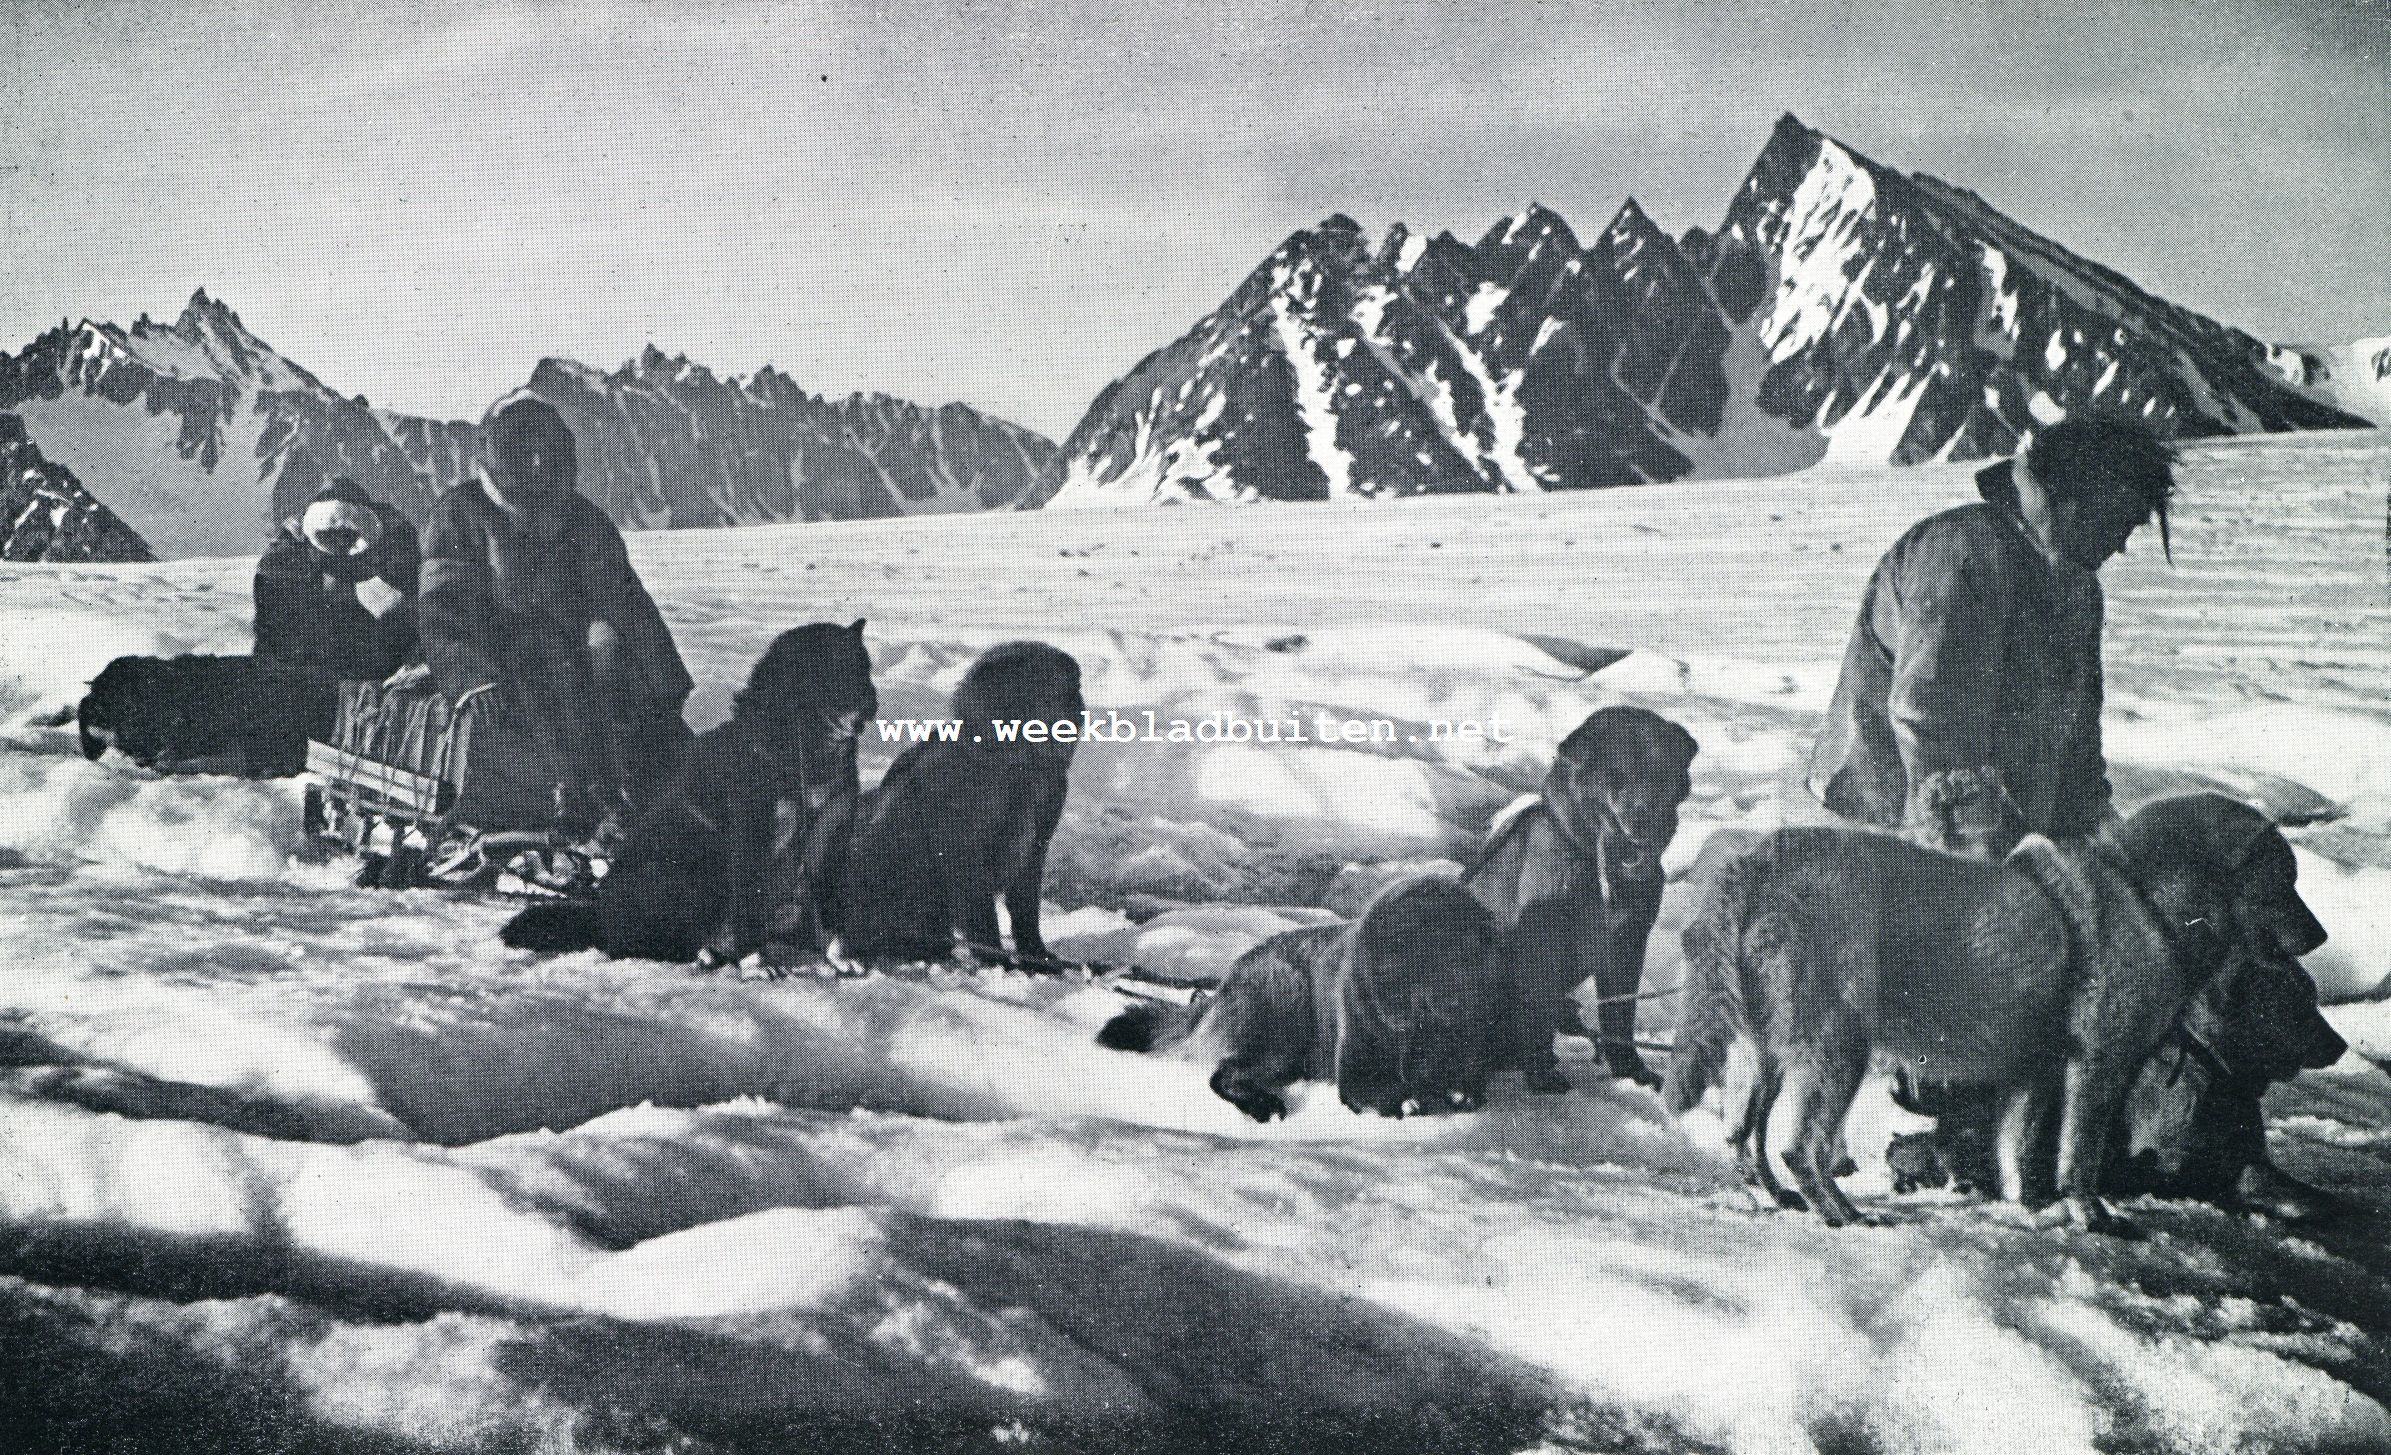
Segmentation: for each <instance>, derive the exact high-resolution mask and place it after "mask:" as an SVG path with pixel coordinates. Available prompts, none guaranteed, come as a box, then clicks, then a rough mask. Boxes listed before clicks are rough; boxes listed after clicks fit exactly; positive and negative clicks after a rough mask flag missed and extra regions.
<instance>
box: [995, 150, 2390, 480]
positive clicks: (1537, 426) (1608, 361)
mask: <svg viewBox="0 0 2391 1455" xmlns="http://www.w3.org/2000/svg"><path fill="white" fill-rule="evenodd" d="M2385 362H2386V361H2385V359H2384V358H2383V357H2381V356H2379V355H2368V354H2365V353H2364V352H2363V351H2351V350H2342V351H2334V350H2329V349H2328V350H2319V349H2307V350H2302V349H2298V348H2287V347H2277V346H2270V345H2268V344H2266V343H2263V342H2261V341H2260V340H2258V339H2256V338H2253V337H2252V336H2250V335H2249V334H2246V333H2243V332H2241V331H2239V330H2236V329H2233V328H2229V327H2227V326H2225V325H2223V324H2221V323H2218V322H2216V321H2215V320H2213V319H2210V318H2206V317H2204V316H2202V315H2200V314H2198V313H2194V312H2192V311H2191V310H2189V309H2185V308H2181V307H2178V306H2177V305H2175V304H2172V303H2169V302H2168V301H2166V300H2165V299H2162V298H2158V297H2155V296H2153V295H2152V294H2150V293H2148V292H2146V291H2144V290H2143V289H2141V288H2139V287H2137V286H2135V284H2134V283H2132V282H2131V281H2130V280H2128V279H2126V278H2124V277H2123V276H2121V275H2119V274H2117V273H2115V272H2113V271H2111V270H2110V269H2108V268H2105V267H2102V266H2101V265H2100V264H2098V263H2095V262H2092V261H2091V260H2089V259H2086V258H2083V257H2080V256H2078V255H2077V254H2075V253H2072V252H2070V251H2068V250H2067V249H2066V248H2064V247H2062V246H2060V245H2059V244H2057V243H2055V242H2052V241H2051V240H2049V239H2047V238H2044V237H2042V236H2040V235H2039V234H2037V233H2035V232H2033V231H2032V230H2030V229H2028V228H2026V227H2023V226H2021V225H2020V224H2018V223H2017V222H2015V221H2013V220H2011V219H2009V218H2008V217H2005V216H2003V215H2002V214H2001V213H2000V212H1998V211H1996V210H1995V209H1994V208H1992V207H1991V206H1990V205H1988V204H1987V203H1986V202H1985V201H1984V200H1983V199H1982V198H1980V197H1977V196H1976V195H1975V194H1974V193H1971V192H1968V191H1965V190H1963V189H1960V188H1957V187H1953V186H1950V185H1948V184H1946V183H1943V182H1940V181H1937V180H1936V179H1934V178H1932V177H1927V176H1922V175H1910V176H1904V175H1902V174H1901V173H1899V172H1896V171H1894V170H1892V169H1890V168H1887V167H1885V166H1882V165H1880V164H1879V163H1877V162H1875V161H1872V160H1870V159H1869V158H1867V157H1865V156H1863V155H1861V154H1860V153H1859V152H1856V151H1854V150H1852V149H1851V148H1849V147H1847V146H1844V145H1843V144H1842V143H1840V142H1838V141H1836V140H1834V139H1833V138H1832V137H1829V136H1826V135H1824V134H1823V133H1821V132H1818V131H1814V130H1812V129H1811V128H1809V127H1807V126H1804V125H1803V124H1802V123H1801V122H1800V121H1799V120H1798V119H1797V118H1795V117H1792V116H1790V115H1789V116H1786V117H1785V118H1784V119H1783V120H1781V121H1780V122H1778V124H1777V127H1776V129H1775V131H1774V133H1773V134H1772V135H1771V136H1770V138H1769V140H1768V144H1767V146H1766V147H1765V148H1764V149H1763V150H1762V152H1761V154H1760V157H1759V160H1758V161H1757V162H1755V163H1754V164H1753V167H1752V169H1751V171H1750V173H1749V174H1748V175H1747V176H1746V177H1745V179H1744V181H1743V184H1742V186H1741V187H1739V188H1738V189H1737V191H1736V193H1735V196H1734V198H1733V199H1732V200H1731V201H1730V202H1729V204H1728V206H1727V212H1726V216H1725V218H1724V220H1723V221H1722V222H1721V223H1720V225H1719V226H1718V228H1717V229H1716V230H1715V231H1704V230H1703V229H1700V228H1696V229H1693V230H1691V231H1689V232H1687V233H1685V234H1684V235H1683V236H1682V237H1678V238H1672V237H1670V236H1669V235H1668V233H1666V232H1665V231H1663V230H1662V229H1661V228H1660V227H1659V226H1657V225H1656V224H1655V223H1654V222H1653V220H1652V219H1651V218H1650V217H1649V216H1647V215H1646V214H1645V212H1644V211H1643V209H1642V208H1641V207H1639V206H1638V205H1637V204H1636V203H1635V201H1634V200H1633V199H1630V200H1629V201H1628V202H1627V203H1626V204H1625V205H1624V206H1623V207H1621V208H1620V210H1619V212H1618V214H1617V215H1616V216H1615V217H1613V218H1612V219H1611V220H1610V222H1609V224H1608V225H1607V226H1605V227H1604V228H1603V230H1602V231H1601V233H1600V234H1598V235H1597V236H1596V237H1595V238H1594V240H1593V241H1592V242H1590V243H1588V242H1584V241H1581V240H1580V239H1579V237H1578V236H1577V235H1576V234H1575V233H1574V232H1572V231H1571V229H1570V227H1569V224H1568V223H1567V222H1566V221H1565V220H1564V219H1562V218H1561V217H1560V216H1558V215H1557V214H1555V213H1553V212H1552V211H1550V210H1548V209H1546V208H1544V207H1541V206H1531V207H1530V208H1528V209H1527V210H1526V211H1524V212H1522V213H1520V214H1519V215H1517V216H1514V217H1510V218H1506V219H1504V220H1502V221H1500V222H1498V223H1496V224H1495V225H1494V226H1493V227H1492V228H1490V229H1488V231H1487V232H1486V233H1485V235H1484V236H1482V237H1481V238H1479V239H1478V241H1477V242H1476V243H1474V244H1471V243H1464V242H1461V241H1460V240H1458V239H1456V238H1455V237H1454V236H1453V235H1452V234H1450V233H1439V234H1437V235H1435V236H1434V237H1422V236H1420V235H1418V234H1416V233H1414V232H1412V231H1411V230H1409V229H1408V228H1406V227H1404V226H1403V225H1401V224H1396V225H1395V226H1394V227H1392V228H1390V229H1389V230H1388V232H1387V233H1386V234H1385V236H1384V237H1383V238H1381V239H1380V240H1378V241H1377V242H1376V243H1375V244H1374V243H1373V242H1372V241H1371V239H1370V238H1369V237H1368V236H1367V235H1366V234H1365V233H1364V232H1363V230H1362V229H1361V227H1360V226H1359V225H1357V224H1356V223H1355V222H1354V221H1353V220H1352V219H1350V218H1347V217H1344V216H1342V215H1338V216H1333V217H1330V218H1328V219H1327V220H1326V221H1324V222H1322V223H1320V224H1319V225H1318V226H1316V227H1312V228H1308V229H1305V230H1303V231H1300V232H1297V233H1295V234H1294V235H1293V236H1291V237H1289V238H1288V239H1287V240H1286V242H1285V243H1283V244H1282V245H1281V246H1280V247H1279V248H1278V249H1277V250H1276V251H1275V252H1273V253H1272V254H1271V255H1270V256H1269V257H1268V258H1267V259H1265V260H1264V261H1263V263H1262V264H1261V266H1259V267H1258V268H1256V269H1255V270H1254V271H1253V272H1252V273H1251V274H1250V275H1249V276H1248V277H1247V278H1246V279H1245V281H1244V282H1243V283H1242V284H1240V285H1239V286H1238V288H1237V289H1236V291H1235V292H1233V293H1232V294H1231V295H1230V296H1229V298H1228V300H1227V301H1226V302H1224V303H1223V304H1222V305H1221V306H1220V307H1219V308H1217V309H1215V310H1214V311H1213V312H1212V313H1210V314H1209V315H1207V316H1206V317H1204V318H1203V319H1201V320H1199V321H1198V322H1197V323H1196V325H1195V326H1194V327H1193V328H1192V329H1190V330H1188V332H1187V333H1185V334H1183V335H1182V336H1181V337H1180V338H1178V339H1177V340H1176V341H1174V342H1172V343H1170V344H1169V345H1167V346H1165V347H1164V348H1162V349H1160V350H1158V351H1157V352H1155V353H1153V354H1151V355H1149V356H1148V357H1147V358H1146V359H1145V360H1143V361H1142V362H1140V363H1139V364H1138V365H1137V366H1136V367H1135V368H1134V369H1132V370H1131V371H1130V372H1129V373H1128V374H1127V375H1126V376H1125V377H1124V378H1122V379H1121V380H1119V381H1118V382H1117V383H1115V384H1113V385H1112V386H1111V387H1110V388H1108V389H1106V390H1105V391H1104V393H1103V394H1102V395H1101V396H1100V397H1099V398H1098V399H1097V401H1096V403H1095V406H1094V407H1093V408H1092V409H1091V410H1090V411H1089V412H1088V414H1087V416H1086V417H1085V418H1084V419H1082V420H1081V421H1080V424H1079V426H1078V427H1077V428H1076V429H1074V430H1073V431H1072V432H1071V435H1070V437H1069V439H1067V440H1066V441H1065V443H1064V445H1063V451H1062V459H1061V462H1060V464H1059V465H1058V466H1057V468H1056V469H1055V470H1054V471H1053V472H1052V473H1051V474H1050V476H1049V478H1048V480H1047V482H1046V486H1045V488H1044V489H1042V490H1041V491H1040V492H1039V493H1038V495H1037V496H1036V497H1034V503H1039V504H1052V505H1082V504H1109V503H1123V502H1145V501H1157V500H1159V501H1172V500H1323V499H1335V498H1340V497H1375V496H1401V495H1415V494H1426V493H1437V492H1454V491H1484V492H1506V491H1511V492H1517V491H1537V490H1567V489H1584V488H1589V487H1600V486H1611V485H1630V484H1643V483H1649V482H1657V481H1666V480H1678V479H1685V478H1689V477H1720V476H1749V475H1770V474H1777V473H1781V472H1784V471H1787V470H1793V469H1799V468H1802V467H1804V466H1806V465H1810V464H1814V463H1816V462H1818V461H1820V460H1822V459H1827V458H1830V457H1834V458H1848V459H1855V460H1865V461H1869V462H1874V463H1883V462H1886V461H1890V462H1892V463H1895V464H1916V463H1920V462H1923V461H1929V460H1971V459H1980V458H1984V457H1987V456H1993V455H2000V454H2005V453H2007V452H2009V451H2010V450H2012V449H2013V448H2014V447H2015V446H2016V444H2017V442H2018V439H2019V437H2020V435H2021V434H2022V433H2024V432H2025V431H2026V430H2028V429H2029V428H2031V427H2032V426H2033V425H2034V424H2035V423H2036V422H2038V421H2049V420H2053V419H2057V418H2060V417H2062V416H2063V415H2065V414H2067V413H2071V412H2075V411H2080V410H2083V409H2087V408H2098V409H2102V410H2107V411H2113V412H2118V413H2124V414H2130V415H2135V416H2139V417H2140V418H2142V419H2145V420H2147V421H2148V422H2149V423H2150V424H2151V425H2152V426H2153V427H2154V428H2156V429H2157V430H2159V431H2160V432H2161V433H2162V434H2165V435H2167V436H2170V437H2174V438H2192V437H2202V436H2210V435H2221V434H2238V433H2247V432H2252V431H2262V430H2286V429H2318V428H2347V427H2361V426H2364V425H2365V424H2367V423H2368V420H2367V419H2366V418H2364V417H2362V415H2361V413H2360V411H2362V410H2363V411H2370V412H2372V413H2374V414H2376V415H2377V417H2391V408H2387V407H2386V406H2391V389H2383V388H2381V387H2379V386H2380V384H2381V380H2382V376H2383V374H2384V372H2385V368H2384V365H2385ZM2369 369H2371V370H2372V371H2373V373H2372V380H2373V383H2372V385H2370V384H2369V382H2368V371H2369Z"/></svg>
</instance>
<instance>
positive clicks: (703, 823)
mask: <svg viewBox="0 0 2391 1455" xmlns="http://www.w3.org/2000/svg"><path fill="white" fill-rule="evenodd" d="M879 707H880V698H879V694H878V693H877V692H876V691H875V690H874V689H873V687H872V661H871V657H870V656H869V655H868V654H867V653H866V652H865V651H864V646H863V623H862V622H860V621H858V622H855V623H853V624H852V625H849V626H833V625H830V624H828V623H823V622H816V623H814V624H812V625H810V626H801V627H798V628H796V629H795V630H792V631H787V632H783V633H781V635H780V636H779V637H778V638H776V639H775V640H774V641H773V643H772V645H771V647H770V648H769V649H768V650H766V651H765V653H764V655H763V657H762V658H761V659H760V660H759V661H758V662H757V663H756V665H755V670H754V671H753V672H751V673H750V674H749V675H748V679H747V686H746V687H745V689H743V690H742V691H741V692H739V694H738V695H737V696H736V697H734V698H733V699H732V702H731V717H730V721H728V722H726V723H724V724H722V725H721V726H720V727H717V728H714V729H712V730H710V731H708V732H706V733H704V734H702V735H701V736H700V737H699V738H698V739H697V742H696V743H695V744H694V745H693V746H692V747H691V749H690V752H689V756H688V758H687V760H686V761H685V762H684V763H683V765H682V768H681V771H680V772H679V773H678V774H676V775H675V776H674V778H673V780H672V782H671V784H670V785H669V786H668V787H667V788H666V789H665V791H664V793H663V794H662V795H661V796H660V797H659V798H658V799H657V800H656V802H655V803H654V804H653V805H652V806H651V807H650V808H648V809H647V810H646V811H644V812H643V813H641V814H640V816H639V817H638V819H637V820H636V821H635V822H634V823H633V824H632V826H631V832H630V835H629V837H628V838H627V839H625V841H624V843H623V846H622V849H621V851H620V852H619V853H617V854H616V856H615V858H614V860H613V863H612V864H611V866H610V869H609V872H608V873H607V875H606V877H605V878H604V879H601V880H599V881H598V900H597V903H596V904H594V905H592V904H542V905H534V906H532V907H531V908H530V909H527V910H525V911H523V912H522V913H521V914H519V915H516V916H515V917H514V918H513V919H512V920H510V921H508V922H507V925H506V928H505V929H504V930H502V931H501V932H500V938H502V939H503V940H505V941H506V943H507V944H509V945H512V946H514V947H515V948H517V949H524V950H540V951H562V950H587V949H602V950H604V951H605V952H606V953H607V954H609V955H614V956H618V957H624V958H632V959H650V960H669V961H688V960H692V959H696V958H699V957H700V956H704V957H706V958H709V959H719V960H729V961H735V960H739V959H741V958H743V957H745V956H746V955H748V954H749V953H751V952H758V951H760V952H762V954H763V955H764V957H765V958H766V959H768V960H771V961H773V962H775V963H784V962H787V961H790V960H794V959H802V958H805V957H806V956H809V955H812V954H814V953H816V952H818V951H820V950H822V949H824V948H825V947H826V945H827V940H828V936H827V932H826V929H825V925H826V923H827V922H828V921H829V919H830V918H831V916H830V913H829V905H828V904H827V902H826V901H827V899H828V896H829V894H830V893H831V892H832V891H833V890H834V889H835V887H836V883H837V876H838V872H839V866H840V863H841V861H842V860H843V859H844V857H845V854H846V847H847V835H848V832H849V830H850V829H851V828H852V826H853V824H854V821H855V806H856V791H857V780H856V771H855V740H856V734H857V733H858V731H859V730H860V729H861V727H862V725H863V723H864V722H865V720H866V719H868V718H870V717H871V716H872V715H873V714H874V713H875V712H877V711H879Z"/></svg>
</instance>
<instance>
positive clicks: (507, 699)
mask: <svg viewBox="0 0 2391 1455" xmlns="http://www.w3.org/2000/svg"><path fill="white" fill-rule="evenodd" d="M481 463H482V473H481V475H480V477H479V478H478V479H472V480H467V481H464V482H462V483H460V484H459V485H458V486H457V487H456V488H454V489H452V490H450V491H449V492H448V493H447V494H446V495H443V496H442V497H441V498H440V501H439V503H438V504H437V505H436V506H434V507H433V510H432V519H431V524H430V526H429V528H428V529H427V531H426V532H425V542H424V566H423V594H422V597H421V599H420V603H419V608H418V612H419V616H420V619H421V623H422V638H423V655H424V660H425V662H426V663H427V664H428V665H429V666H430V668H431V673H432V676H433V678H434V679H435V680H436V681H437V683H438V684H439V687H440V690H441V691H442V692H444V693H447V694H448V695H449V696H451V697H458V696H462V695H463V694H465V693H467V692H471V691H473V690H475V689H477V688H484V687H494V688H495V697H496V706H497V708H498V710H499V711H500V712H501V713H502V714H504V715H505V716H506V717H508V718H511V719H513V720H514V721H515V722H516V723H517V724H518V725H520V726H522V727H523V728H525V729H527V730H528V731H530V732H531V733H533V734H534V735H535V736H537V737H538V738H540V739H541V740H542V741H544V742H545V743H546V744H547V745H548V746H549V747H550V748H551V749H552V750H553V751H554V752H555V754H556V755H557V758H558V760H559V761H560V762H561V763H562V764H563V765H564V768H563V771H564V772H565V773H566V775H567V778H566V781H564V782H562V783H560V784H559V785H558V788H559V808H560V812H561V815H562V817H563V818H564V819H565V821H566V822H567V823H568V824H569V825H571V826H574V827H580V828H594V827H596V826H597V825H599V824H601V823H603V822H604V821H606V820H607V819H608V818H609V817H610V816H619V814H620V810H621V809H622V808H623V806H624V803H625V800H626V799H627V798H628V799H630V800H632V801H636V800H637V798H638V797H639V796H640V795H641V794H642V793H643V792H644V791H645V790H646V789H648V788H651V787H653V786H655V785H656V784H658V783H660V782H661V781H662V779H663V778H664V776H665V775H666V774H667V773H668V772H669V771H670V768H671V765H672V760H673V758H674V757H675V755H676V754H677V753H678V751H679V750H680V749H681V748H682V747H684V746H685V745H686V743H687V741H688V736H689V730H688V728H687V726H686V725H685V724H684V723H683V722H682V720H681V705H682V703H683V702H684V701H685V700H686V699H687V698H688V696H689V690H690V687H691V685H692V684H691V682H690V677H689V670H688V668H687V667H685V666H683V665H682V663H681V654H680V652H679V650H678V649H677V648H675V647H674V645H673V639H672V632H671V630H670V629H669V628H667V627H666V626H665V624H664V618H663V616H662V615H661V614H660V613H659V612H658V611H657V610H656V603H655V602H654V600H652V599H651V598H650V597H649V596H648V593H647V589H646V588H645V587H644V586H642V585H641V584H640V580H639V576H638V574H637V573H636V572H635V571H633V570H632V569H631V561H630V557H629V556H628V554H626V552H625V551H624V549H623V538H622V535H621V533H620V532H619V531H617V530H616V529H615V528H614V523H613V522H612V521H610V520H608V519H607V518H606V515H605V512H603V511H601V510H600V509H599V508H598V507H597V506H596V505H595V504H594V503H592V502H591V501H590V500H588V499H587V498H585V497H583V496H582V495H581V494H579V493H578V492H577V491H576V490H575V488H574V486H575V482H576V479H577V472H578V466H577V458H576V455H575V451H574V444H573V433H572V431H571V430H570V429H568V428H566V426H565V422H564V417H563V416H562V415H560V414H558V413H557V412H556V409H555V406H553V405H551V404H549V403H548V402H547V401H545V400H543V399H540V398H537V397H536V396H533V395H531V394H528V393H525V392H521V391H518V392H517V393H515V394H512V395H509V396H508V397H506V398H504V399H501V400H499V401H498V402H497V403H496V404H494V405H492V406H491V407H490V410H489V412H488V413H487V414H485V415H484V416H483V418H482V461H481Z"/></svg>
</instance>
